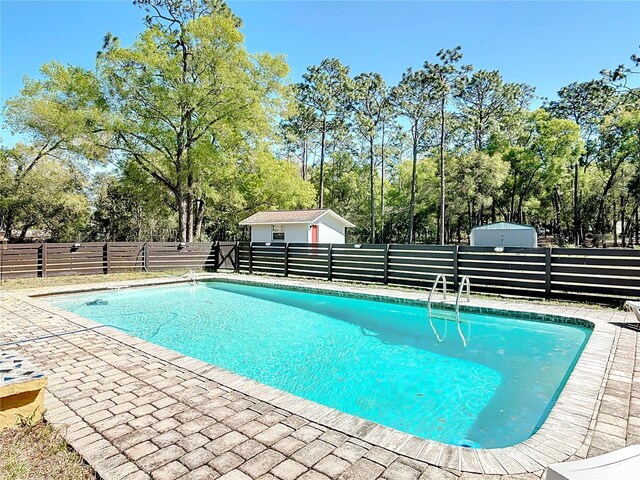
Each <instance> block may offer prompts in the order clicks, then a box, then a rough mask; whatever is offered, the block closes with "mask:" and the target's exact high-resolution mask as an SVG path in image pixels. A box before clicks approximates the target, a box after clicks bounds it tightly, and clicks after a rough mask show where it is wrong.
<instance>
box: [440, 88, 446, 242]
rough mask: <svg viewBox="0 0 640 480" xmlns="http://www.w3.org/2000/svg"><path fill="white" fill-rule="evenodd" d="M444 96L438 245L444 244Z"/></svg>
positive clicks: (441, 114)
mask: <svg viewBox="0 0 640 480" xmlns="http://www.w3.org/2000/svg"><path fill="white" fill-rule="evenodd" d="M445 127H446V125H445V98H444V97H443V98H442V101H441V103H440V245H444V244H445V238H444V236H445V235H444V232H445V223H446V222H445V212H446V210H445V194H446V192H445V161H444V140H445Z"/></svg>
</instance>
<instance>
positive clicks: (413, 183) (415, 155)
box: [407, 138, 418, 243]
mask: <svg viewBox="0 0 640 480" xmlns="http://www.w3.org/2000/svg"><path fill="white" fill-rule="evenodd" d="M412 154H413V166H412V170H411V195H410V198H409V235H408V237H409V238H408V239H407V242H408V243H413V242H414V233H413V228H414V223H415V219H414V215H415V204H416V171H417V165H418V145H417V140H416V139H415V138H414V140H413V149H412Z"/></svg>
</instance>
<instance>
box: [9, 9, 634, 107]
mask: <svg viewBox="0 0 640 480" xmlns="http://www.w3.org/2000/svg"><path fill="white" fill-rule="evenodd" d="M229 3H230V5H231V8H232V9H233V10H234V12H235V13H236V14H237V15H239V16H240V17H241V18H242V19H243V20H244V26H243V32H244V34H245V36H246V45H247V48H248V49H249V51H252V52H257V51H269V52H271V53H283V54H285V55H286V56H287V59H288V61H289V65H290V66H291V69H292V73H291V78H292V80H294V81H298V80H299V79H300V76H301V74H302V73H303V72H304V70H305V69H306V67H307V66H308V65H311V64H316V63H318V62H320V61H321V60H322V59H323V58H325V57H337V58H339V59H340V60H341V61H343V62H344V63H345V64H347V65H349V66H350V67H351V69H352V73H354V74H357V73H360V72H363V71H377V72H380V73H381V74H382V75H383V76H384V77H385V79H386V80H387V82H390V83H394V82H397V81H398V80H399V78H400V76H401V75H402V72H403V71H404V70H405V69H406V68H407V67H409V66H412V67H418V66H420V65H421V64H422V63H423V62H424V61H425V60H434V58H435V53H436V52H437V51H438V50H439V49H440V48H443V47H446V48H449V47H454V46H456V45H462V47H463V51H464V54H465V58H464V60H465V61H466V63H471V64H473V65H474V67H475V68H476V69H478V68H483V69H498V70H500V71H501V72H502V74H503V76H504V77H505V79H506V80H508V81H517V82H525V83H529V84H531V85H533V86H535V87H536V89H537V93H538V94H539V95H541V96H553V95H554V93H555V92H556V91H557V90H558V88H560V87H562V86H563V85H566V84H568V83H570V82H572V81H575V80H579V81H582V80H589V79H591V78H596V77H598V73H599V71H600V70H601V69H602V68H605V67H615V66H616V65H618V64H620V63H624V62H626V61H627V60H628V59H629V56H630V55H631V54H632V53H633V52H638V51H640V47H639V45H640V2H635V1H632V2H542V1H536V2H480V1H478V2H454V1H450V2H426V1H424V2H389V1H333V2H331V1H250V0H243V1H230V2H229ZM142 17H143V12H142V11H141V10H140V9H138V8H137V7H134V6H133V5H132V4H131V1H130V0H111V1H100V0H86V1H30V0H0V42H1V44H0V78H1V80H0V97H1V98H2V99H5V98H7V97H10V96H12V95H15V94H16V93H17V92H18V90H19V89H20V86H21V84H22V77H23V76H24V75H29V76H35V75H37V74H38V69H39V67H40V65H42V64H43V63H45V62H48V61H51V60H58V61H61V62H63V63H71V64H74V65H81V66H84V67H88V68H90V67H91V66H92V65H93V63H94V59H95V53H96V51H97V50H98V49H99V48H100V46H101V44H102V38H103V36H104V34H105V33H106V32H108V31H110V32H112V33H113V34H115V35H117V36H118V37H120V39H121V40H122V42H123V43H124V44H128V43H130V42H131V41H132V40H133V39H134V38H135V36H136V34H138V33H139V32H140V31H141V30H142Z"/></svg>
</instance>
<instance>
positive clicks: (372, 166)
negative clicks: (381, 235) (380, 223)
mask: <svg viewBox="0 0 640 480" xmlns="http://www.w3.org/2000/svg"><path fill="white" fill-rule="evenodd" d="M374 174H375V157H374V153H373V138H371V139H370V140H369V196H370V205H369V208H370V210H371V243H376V197H375V195H374V190H375V189H374V187H375V185H374V178H375V175H374Z"/></svg>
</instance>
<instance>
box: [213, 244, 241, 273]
mask: <svg viewBox="0 0 640 480" xmlns="http://www.w3.org/2000/svg"><path fill="white" fill-rule="evenodd" d="M238 253H239V252H238V243H237V242H218V258H217V260H216V265H217V268H218V269H222V270H234V271H235V270H238Z"/></svg>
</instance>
